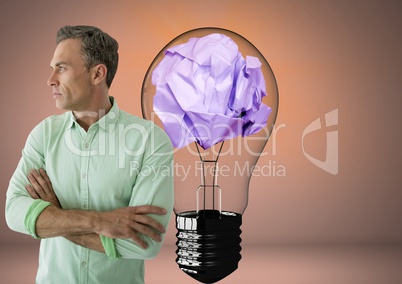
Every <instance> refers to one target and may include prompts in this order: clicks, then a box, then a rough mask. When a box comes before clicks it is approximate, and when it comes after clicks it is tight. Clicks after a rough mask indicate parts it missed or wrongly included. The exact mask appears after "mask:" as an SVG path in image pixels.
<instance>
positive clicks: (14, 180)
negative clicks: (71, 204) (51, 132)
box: [5, 124, 50, 238]
mask: <svg viewBox="0 0 402 284" xmlns="http://www.w3.org/2000/svg"><path fill="white" fill-rule="evenodd" d="M42 127H43V124H39V125H38V126H36V127H35V128H34V129H33V130H32V131H31V133H30V134H29V136H28V139H27V141H26V143H25V146H24V149H23V150H22V157H21V159H20V161H19V163H18V166H17V168H16V170H15V172H14V174H13V176H12V177H11V180H10V183H9V187H8V189H7V198H6V212H5V213H6V222H7V225H8V226H9V227H10V229H12V230H14V231H17V232H20V233H24V234H28V235H31V236H32V237H34V238H37V236H36V232H35V225H36V224H35V223H36V219H37V218H38V216H39V215H40V213H41V212H42V211H43V209H45V208H46V207H47V206H49V205H50V203H48V202H45V201H42V200H35V199H33V198H32V197H31V196H30V195H29V193H28V191H27V190H26V188H25V186H26V185H27V184H29V180H28V178H27V176H28V173H29V171H30V170H31V169H39V168H44V156H43V153H44V135H43V130H42Z"/></svg>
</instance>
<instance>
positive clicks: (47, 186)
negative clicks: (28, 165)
mask: <svg viewBox="0 0 402 284" xmlns="http://www.w3.org/2000/svg"><path fill="white" fill-rule="evenodd" d="M28 179H29V181H30V182H31V184H28V185H27V186H26V189H27V190H28V193H29V195H31V197H32V198H33V199H42V200H43V201H48V202H50V203H52V205H53V206H55V207H57V208H61V206H60V202H59V199H58V198H57V196H56V194H55V193H54V190H53V186H52V182H51V181H50V179H49V177H48V175H47V174H46V171H45V170H44V169H39V172H38V171H37V170H35V169H32V170H31V172H30V173H29V175H28Z"/></svg>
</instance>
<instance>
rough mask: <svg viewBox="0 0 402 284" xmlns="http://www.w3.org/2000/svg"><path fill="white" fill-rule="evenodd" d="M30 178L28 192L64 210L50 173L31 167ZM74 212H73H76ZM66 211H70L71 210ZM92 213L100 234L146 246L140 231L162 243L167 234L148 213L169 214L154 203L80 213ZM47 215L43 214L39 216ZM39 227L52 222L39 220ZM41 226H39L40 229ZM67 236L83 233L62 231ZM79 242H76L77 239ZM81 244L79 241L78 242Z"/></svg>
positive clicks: (93, 226) (96, 230) (92, 224)
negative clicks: (48, 174) (163, 235)
mask: <svg viewBox="0 0 402 284" xmlns="http://www.w3.org/2000/svg"><path fill="white" fill-rule="evenodd" d="M28 179H29V181H30V182H31V185H27V186H26V189H27V190H28V193H29V194H30V195H31V197H32V198H34V199H42V200H44V201H48V202H51V203H52V204H53V205H54V206H55V207H57V208H59V209H61V206H60V203H59V200H58V198H57V196H56V194H55V192H54V190H53V186H52V183H51V181H50V179H49V177H48V176H47V174H46V171H45V170H43V169H40V170H39V171H37V170H31V172H30V174H29V175H28ZM68 212H70V214H73V212H71V211H68ZM68 212H66V213H68ZM85 212H87V213H88V215H89V217H90V218H91V220H92V221H91V222H90V223H91V228H92V230H93V232H92V233H96V234H98V235H103V236H106V237H110V238H121V239H131V240H133V241H134V242H135V243H137V244H138V245H139V246H141V247H142V248H144V249H145V248H147V247H148V246H147V244H146V242H145V241H144V240H143V239H142V238H141V237H140V234H143V235H145V236H148V237H150V238H151V239H153V240H155V241H157V242H160V241H161V240H162V238H161V234H162V233H165V228H164V226H163V225H162V224H160V223H159V222H157V221H156V220H155V219H153V218H152V217H150V216H147V214H156V215H164V214H166V210H165V209H163V208H161V207H157V206H152V205H143V206H136V207H124V208H118V209H114V210H110V211H83V212H80V214H84V213H85ZM42 215H43V216H44V214H41V215H40V216H39V219H40V218H41V216H42ZM71 219H74V218H71ZM38 221H39V222H37V226H38V224H39V226H41V224H44V225H45V224H48V222H45V221H44V223H42V222H41V220H38ZM57 224H62V222H58V223H57ZM40 229H41V228H38V227H37V230H38V231H41V230H40ZM89 233H90V232H85V234H89ZM53 234H54V232H53V233H51V234H50V235H48V234H46V233H45V234H44V235H43V237H51V236H53ZM61 235H63V236H65V237H67V238H68V239H69V240H71V241H73V239H72V238H74V237H76V236H77V235H80V234H79V233H78V232H74V233H72V234H71V235H68V234H67V232H66V233H63V234H61ZM73 242H76V241H73ZM76 243H77V242H76Z"/></svg>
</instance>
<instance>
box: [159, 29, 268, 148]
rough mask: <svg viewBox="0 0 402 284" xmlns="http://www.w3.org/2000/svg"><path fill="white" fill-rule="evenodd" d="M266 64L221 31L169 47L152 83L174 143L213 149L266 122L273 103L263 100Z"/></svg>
mask: <svg viewBox="0 0 402 284" xmlns="http://www.w3.org/2000/svg"><path fill="white" fill-rule="evenodd" d="M261 65H262V64H261V62H260V60H259V59H258V58H257V57H253V56H246V58H244V57H243V56H242V54H241V53H240V51H239V49H238V46H237V44H236V43H235V42H234V41H233V40H232V39H231V38H229V37H227V36H225V35H223V34H218V33H214V34H210V35H207V36H204V37H201V38H191V39H189V41H188V42H186V43H183V44H178V45H176V46H173V47H171V48H169V49H167V50H166V51H165V56H164V58H163V59H162V61H161V62H160V63H159V64H158V66H156V68H155V69H154V71H153V73H152V83H153V84H154V85H155V86H156V94H155V96H154V111H155V113H156V114H157V115H158V117H159V118H160V120H161V122H162V123H163V126H164V129H165V131H166V133H167V134H168V135H169V137H170V139H171V141H172V144H173V146H174V147H176V148H182V147H184V146H186V145H188V144H189V143H191V142H194V141H196V142H197V143H198V144H199V145H200V146H201V147H202V148H204V149H208V148H209V147H211V146H213V145H215V144H216V143H219V142H221V141H223V140H226V139H232V138H234V137H237V136H239V135H242V136H243V137H244V136H248V135H251V134H254V133H257V132H258V131H259V130H261V128H263V127H265V126H266V123H267V119H268V116H269V114H270V113H271V108H270V107H268V106H267V105H265V104H263V103H262V98H263V97H264V96H266V95H267V94H266V88H265V80H264V76H263V74H262V71H261Z"/></svg>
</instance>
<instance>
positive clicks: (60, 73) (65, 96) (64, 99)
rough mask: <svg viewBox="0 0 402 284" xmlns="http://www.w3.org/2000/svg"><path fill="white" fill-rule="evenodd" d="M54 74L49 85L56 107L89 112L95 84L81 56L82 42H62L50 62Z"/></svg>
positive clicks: (67, 40) (49, 80) (71, 40)
mask: <svg viewBox="0 0 402 284" xmlns="http://www.w3.org/2000/svg"><path fill="white" fill-rule="evenodd" d="M50 67H51V68H52V74H51V75H50V77H49V79H48V81H47V84H48V85H49V86H51V87H52V88H53V98H54V99H55V100H56V107H57V108H60V109H65V110H73V111H85V110H88V107H89V104H90V101H91V95H92V88H93V84H92V81H91V73H90V71H89V70H88V69H87V68H86V66H85V62H84V59H83V58H82V55H81V41H80V40H79V39H66V40H63V41H61V42H60V43H59V44H58V45H57V47H56V50H55V52H54V55H53V58H52V60H51V62H50Z"/></svg>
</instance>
